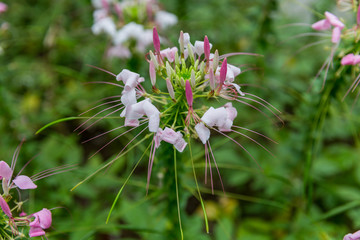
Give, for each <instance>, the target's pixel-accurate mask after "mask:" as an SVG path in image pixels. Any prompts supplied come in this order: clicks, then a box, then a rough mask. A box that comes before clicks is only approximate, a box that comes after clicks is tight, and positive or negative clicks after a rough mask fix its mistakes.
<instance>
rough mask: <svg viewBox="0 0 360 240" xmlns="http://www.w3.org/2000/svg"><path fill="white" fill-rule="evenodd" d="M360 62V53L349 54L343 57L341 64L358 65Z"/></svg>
mask: <svg viewBox="0 0 360 240" xmlns="http://www.w3.org/2000/svg"><path fill="white" fill-rule="evenodd" d="M359 63H360V55H354V54H353V53H350V54H347V55H346V56H344V57H343V58H342V59H341V65H356V64H359Z"/></svg>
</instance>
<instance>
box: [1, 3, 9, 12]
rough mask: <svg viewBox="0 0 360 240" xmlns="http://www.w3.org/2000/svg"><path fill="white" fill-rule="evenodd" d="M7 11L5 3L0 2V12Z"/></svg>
mask: <svg viewBox="0 0 360 240" xmlns="http://www.w3.org/2000/svg"><path fill="white" fill-rule="evenodd" d="M6 11H7V5H6V4H5V3H3V2H0V13H3V12H6Z"/></svg>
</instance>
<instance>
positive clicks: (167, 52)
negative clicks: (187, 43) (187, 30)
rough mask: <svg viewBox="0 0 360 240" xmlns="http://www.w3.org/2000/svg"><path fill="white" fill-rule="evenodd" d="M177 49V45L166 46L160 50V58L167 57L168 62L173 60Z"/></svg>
mask: <svg viewBox="0 0 360 240" xmlns="http://www.w3.org/2000/svg"><path fill="white" fill-rule="evenodd" d="M177 51H178V49H177V47H172V48H166V49H164V50H161V51H160V55H161V57H162V58H167V60H168V61H169V62H174V60H175V55H176V53H177Z"/></svg>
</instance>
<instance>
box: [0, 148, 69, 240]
mask: <svg viewBox="0 0 360 240" xmlns="http://www.w3.org/2000/svg"><path fill="white" fill-rule="evenodd" d="M22 144H23V141H22V142H21V143H20V145H19V146H18V147H17V148H16V150H15V153H14V155H13V158H12V162H11V166H9V165H8V164H7V163H6V162H4V161H0V180H1V181H2V192H3V194H0V207H1V210H2V212H1V211H0V215H3V216H2V217H1V220H0V226H1V227H2V228H3V231H2V234H4V235H2V237H3V238H2V239H14V238H13V237H15V239H17V238H22V237H25V234H24V231H27V227H29V236H30V237H38V236H45V231H44V229H48V228H49V227H50V226H51V222H52V217H51V212H50V210H48V209H46V208H44V209H42V210H41V211H39V212H36V213H33V214H29V215H28V214H26V213H25V212H24V211H23V209H22V206H23V203H24V202H23V201H21V199H20V198H21V194H20V193H21V192H20V190H26V189H36V188H37V185H36V184H35V183H34V182H35V181H37V180H40V179H42V178H45V177H49V176H51V175H54V174H58V173H61V172H66V171H70V170H72V169H73V168H74V165H65V166H61V167H57V168H53V169H48V170H45V171H42V172H40V173H38V174H36V175H33V176H32V177H28V176H26V175H20V174H21V172H22V171H23V170H24V169H25V167H26V166H27V165H28V164H29V163H30V162H31V161H32V159H31V160H30V161H28V162H27V163H26V164H25V165H24V166H23V168H22V169H21V170H20V172H19V173H18V174H17V175H16V176H15V177H14V178H13V173H14V169H15V166H16V162H17V159H18V156H19V152H20V149H21V146H22ZM12 178H13V179H12ZM13 188H17V190H18V196H19V198H18V199H17V200H14V196H13V195H12V193H11V189H13ZM9 204H10V205H11V206H12V205H14V207H12V208H10V206H9Z"/></svg>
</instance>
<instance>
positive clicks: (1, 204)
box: [0, 194, 12, 218]
mask: <svg viewBox="0 0 360 240" xmlns="http://www.w3.org/2000/svg"><path fill="white" fill-rule="evenodd" d="M0 207H1V209H2V210H3V212H4V213H5V214H6V215H7V216H8V217H9V218H11V217H12V214H11V210H10V207H9V205H8V204H7V202H6V201H5V199H4V198H3V197H2V196H1V194H0Z"/></svg>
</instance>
